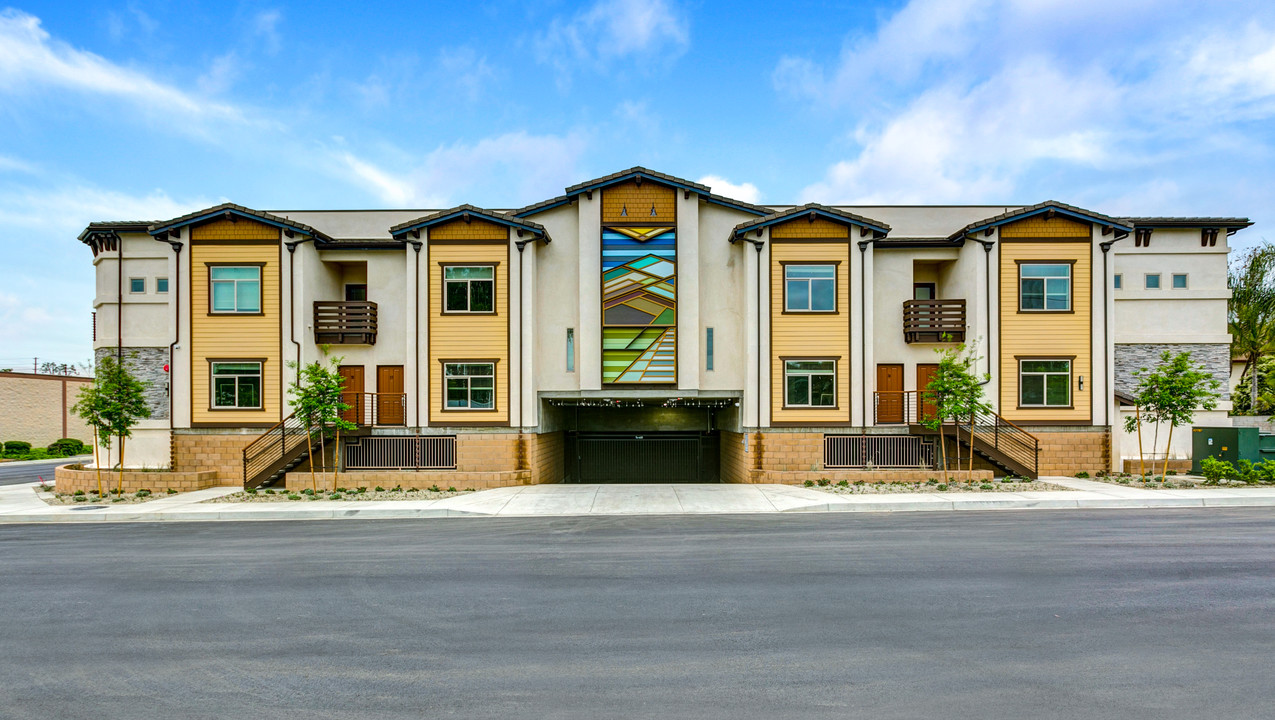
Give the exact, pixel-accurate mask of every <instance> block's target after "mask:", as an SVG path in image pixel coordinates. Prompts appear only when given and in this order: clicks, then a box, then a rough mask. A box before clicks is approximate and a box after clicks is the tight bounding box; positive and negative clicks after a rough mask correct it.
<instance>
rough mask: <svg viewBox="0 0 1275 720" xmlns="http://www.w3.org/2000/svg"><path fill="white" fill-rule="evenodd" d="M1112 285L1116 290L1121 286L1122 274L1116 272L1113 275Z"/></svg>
mask: <svg viewBox="0 0 1275 720" xmlns="http://www.w3.org/2000/svg"><path fill="white" fill-rule="evenodd" d="M1112 286H1113V287H1114V288H1115V289H1117V290H1120V289H1121V288H1123V287H1124V275H1121V274H1120V273H1116V275H1115V277H1114V278H1113V279H1112Z"/></svg>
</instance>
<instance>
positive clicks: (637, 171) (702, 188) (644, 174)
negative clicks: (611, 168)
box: [566, 165, 712, 197]
mask: <svg viewBox="0 0 1275 720" xmlns="http://www.w3.org/2000/svg"><path fill="white" fill-rule="evenodd" d="M639 177H640V178H643V179H646V180H653V181H655V182H657V183H660V184H661V185H672V186H673V187H675V188H678V189H680V190H689V191H691V192H697V193H703V194H708V193H709V191H710V190H711V189H712V188H710V187H709V186H707V185H701V184H699V183H697V182H691V181H690V180H683V179H682V178H680V177H674V176H672V175H666V174H664V173H662V172H656V171H655V170H648V169H646V168H644V167H642V166H640V165H638V166H635V167H631V168H629V169H628V170H621V171H620V172H617V173H611V174H610V175H605V176H603V177H600V178H596V179H593V180H588V181H585V182H582V183H578V184H576V185H572V186H571V187H569V188H567V189H566V194H567V197H575V196H576V195H579V194H580V193H583V192H591V191H593V190H598V189H600V188H604V187H607V186H608V185H615V184H616V183H622V182H625V181H627V180H633V179H636V178H639Z"/></svg>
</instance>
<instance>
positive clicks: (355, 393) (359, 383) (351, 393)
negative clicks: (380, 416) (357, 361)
mask: <svg viewBox="0 0 1275 720" xmlns="http://www.w3.org/2000/svg"><path fill="white" fill-rule="evenodd" d="M337 372H339V373H341V386H342V387H343V388H344V390H343V392H342V393H341V402H343V403H345V404H346V405H349V406H350V407H349V408H347V409H346V410H345V411H344V412H342V413H341V419H342V420H344V421H346V422H352V423H354V424H355V425H363V424H365V421H364V419H363V414H364V411H363V408H364V407H365V406H366V402H364V400H363V366H362V365H342V366H341V367H340V368H338V369H337Z"/></svg>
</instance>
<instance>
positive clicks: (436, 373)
mask: <svg viewBox="0 0 1275 720" xmlns="http://www.w3.org/2000/svg"><path fill="white" fill-rule="evenodd" d="M502 230H503V228H502ZM430 238H431V239H433V238H434V231H433V229H431V230H430ZM440 263H441V264H448V265H453V264H464V263H500V264H499V265H497V266H496V313H495V314H494V315H464V314H461V315H444V314H443V270H442V267H441V265H440ZM429 307H430V321H429V372H430V384H429V385H430V387H429V398H430V399H429V402H430V408H431V411H430V423H431V424H433V425H446V424H447V423H449V422H456V423H467V422H508V421H509V246H508V245H505V244H500V245H496V244H477V245H459V244H447V245H430V248H429ZM488 359H495V360H497V362H496V380H495V382H496V410H495V411H494V412H489V411H445V410H444V409H443V405H444V397H443V388H444V383H443V378H442V370H443V366H442V363H441V362H440V361H441V360H488Z"/></svg>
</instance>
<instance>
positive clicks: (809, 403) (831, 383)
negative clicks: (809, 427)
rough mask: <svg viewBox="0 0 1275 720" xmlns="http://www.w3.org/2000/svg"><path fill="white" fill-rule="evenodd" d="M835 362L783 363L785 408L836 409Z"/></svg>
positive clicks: (805, 361)
mask: <svg viewBox="0 0 1275 720" xmlns="http://www.w3.org/2000/svg"><path fill="white" fill-rule="evenodd" d="M836 365H837V364H836V361H833V360H788V361H785V362H784V406H785V407H828V408H831V407H836V405H837V390H836V387H837V383H836Z"/></svg>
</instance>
